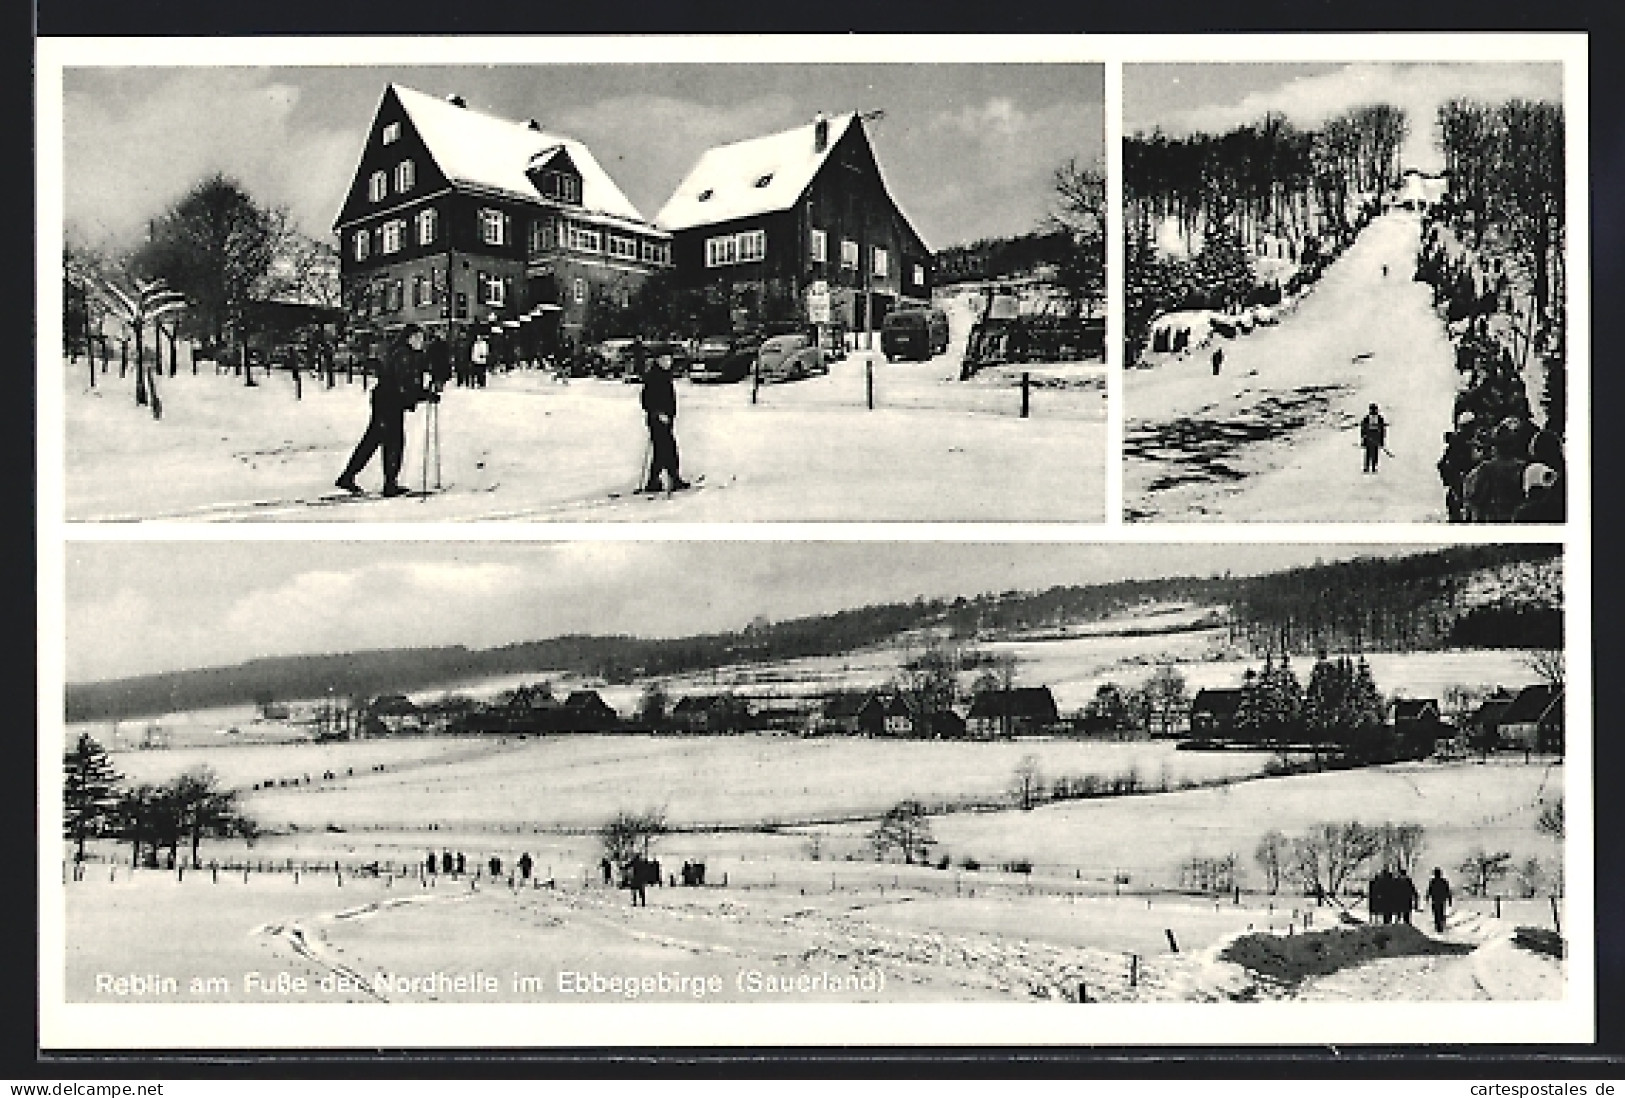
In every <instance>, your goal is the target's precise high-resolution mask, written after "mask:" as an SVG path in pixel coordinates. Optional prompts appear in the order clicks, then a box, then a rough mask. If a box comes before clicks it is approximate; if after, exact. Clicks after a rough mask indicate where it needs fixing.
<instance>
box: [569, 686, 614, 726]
mask: <svg viewBox="0 0 1625 1098" xmlns="http://www.w3.org/2000/svg"><path fill="white" fill-rule="evenodd" d="M562 709H563V713H562V714H560V717H561V719H563V720H564V721H566V722H567V723H568V724H569V725H570V730H571V731H573V732H608V731H610V730H612V729H614V728H618V727H620V723H621V716H620V714H619V713H617V712H615V710H614V708H613V707H612V706H611V705H610V704H609V703H608V702H606V701H605V700H604V699H603V698H602V697H600V696H599V694H598V691H596V690H572V691H570V693H569V695H568V696H567V697H566V698H565V699H564V705H563V706H562Z"/></svg>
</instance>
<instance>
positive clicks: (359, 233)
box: [355, 229, 372, 263]
mask: <svg viewBox="0 0 1625 1098" xmlns="http://www.w3.org/2000/svg"><path fill="white" fill-rule="evenodd" d="M371 254H372V239H371V238H370V237H369V236H368V235H367V230H366V229H358V230H356V234H355V258H356V262H358V263H359V262H360V261H361V260H363V259H366V258H367V257H368V256H369V255H371Z"/></svg>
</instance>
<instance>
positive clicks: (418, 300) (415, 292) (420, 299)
mask: <svg viewBox="0 0 1625 1098" xmlns="http://www.w3.org/2000/svg"><path fill="white" fill-rule="evenodd" d="M428 303H429V281H428V279H426V278H424V277H423V276H422V275H413V276H412V304H413V306H414V307H418V308H421V307H422V306H424V305H427V304H428Z"/></svg>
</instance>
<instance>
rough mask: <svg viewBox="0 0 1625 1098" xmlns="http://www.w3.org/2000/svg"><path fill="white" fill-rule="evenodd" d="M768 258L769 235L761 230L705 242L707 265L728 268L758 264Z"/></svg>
mask: <svg viewBox="0 0 1625 1098" xmlns="http://www.w3.org/2000/svg"><path fill="white" fill-rule="evenodd" d="M766 257H767V234H766V233H765V232H763V231H762V230H761V229H750V230H748V231H746V232H742V233H728V234H726V235H723V236H713V237H711V238H710V239H709V240H707V241H706V242H705V265H706V266H707V267H726V266H729V265H730V264H734V263H756V262H759V261H761V260H762V259H765V258H766Z"/></svg>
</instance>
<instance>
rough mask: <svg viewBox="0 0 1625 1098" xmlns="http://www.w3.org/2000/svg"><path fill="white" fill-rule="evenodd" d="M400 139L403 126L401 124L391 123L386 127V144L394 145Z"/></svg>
mask: <svg viewBox="0 0 1625 1098" xmlns="http://www.w3.org/2000/svg"><path fill="white" fill-rule="evenodd" d="M400 139H401V124H400V123H399V122H391V123H390V124H389V125H387V126H385V127H384V144H386V145H393V144H395V142H397V141H399V140H400Z"/></svg>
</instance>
